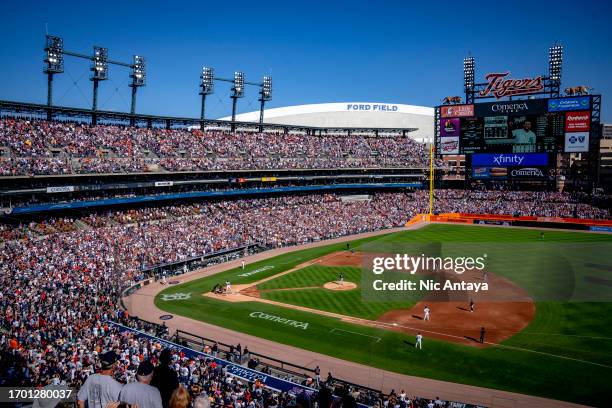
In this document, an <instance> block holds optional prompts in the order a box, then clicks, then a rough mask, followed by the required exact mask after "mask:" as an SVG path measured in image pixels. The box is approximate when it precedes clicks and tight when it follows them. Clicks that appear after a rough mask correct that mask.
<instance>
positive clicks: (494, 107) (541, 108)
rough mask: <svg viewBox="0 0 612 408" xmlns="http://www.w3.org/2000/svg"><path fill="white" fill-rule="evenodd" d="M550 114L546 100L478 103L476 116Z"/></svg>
mask: <svg viewBox="0 0 612 408" xmlns="http://www.w3.org/2000/svg"><path fill="white" fill-rule="evenodd" d="M547 112H548V104H547V102H546V99H523V100H519V101H505V102H489V103H477V104H476V105H474V113H475V115H476V116H498V115H505V116H513V115H541V114H544V113H547Z"/></svg>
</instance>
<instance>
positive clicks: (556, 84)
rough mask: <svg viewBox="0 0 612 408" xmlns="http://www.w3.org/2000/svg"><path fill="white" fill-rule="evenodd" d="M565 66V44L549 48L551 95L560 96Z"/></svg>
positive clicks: (553, 96)
mask: <svg viewBox="0 0 612 408" xmlns="http://www.w3.org/2000/svg"><path fill="white" fill-rule="evenodd" d="M562 66H563V46H562V45H561V44H558V43H557V44H555V45H553V46H552V47H550V49H549V50H548V77H549V79H550V82H551V87H550V96H551V97H552V98H555V97H559V91H560V87H561V72H562Z"/></svg>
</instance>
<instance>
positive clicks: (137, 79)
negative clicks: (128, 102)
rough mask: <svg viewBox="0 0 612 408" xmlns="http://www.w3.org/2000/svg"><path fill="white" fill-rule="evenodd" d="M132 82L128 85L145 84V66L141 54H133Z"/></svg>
mask: <svg viewBox="0 0 612 408" xmlns="http://www.w3.org/2000/svg"><path fill="white" fill-rule="evenodd" d="M130 78H132V84H131V85H130V86H132V87H137V86H145V83H146V80H147V68H146V64H145V58H144V57H143V56H142V55H134V64H133V65H132V73H131V74H130Z"/></svg>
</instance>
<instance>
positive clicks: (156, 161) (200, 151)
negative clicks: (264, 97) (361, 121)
mask: <svg viewBox="0 0 612 408" xmlns="http://www.w3.org/2000/svg"><path fill="white" fill-rule="evenodd" d="M0 149H1V150H0V151H2V152H3V153H4V154H3V155H2V156H0V176H1V175H3V176H10V175H31V174H83V173H135V172H152V171H171V172H176V171H206V170H246V169H308V168H376V167H424V166H426V163H427V155H426V154H425V148H424V146H423V145H422V144H420V143H418V142H416V141H414V140H413V139H411V138H409V137H400V136H394V137H379V138H374V137H366V136H325V135H323V136H314V135H305V134H292V133H287V134H285V133H246V132H242V133H230V132H222V131H206V132H202V131H200V130H189V129H157V128H156V129H149V128H135V127H122V126H112V125H98V126H91V125H87V124H78V123H62V122H47V121H42V120H19V119H2V120H0Z"/></svg>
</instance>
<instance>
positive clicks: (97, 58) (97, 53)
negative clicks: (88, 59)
mask: <svg viewBox="0 0 612 408" xmlns="http://www.w3.org/2000/svg"><path fill="white" fill-rule="evenodd" d="M92 61H93V64H92V65H91V71H92V74H91V78H89V79H90V80H91V81H93V104H92V108H91V109H92V111H93V113H92V124H94V125H95V124H96V111H97V110H98V83H99V82H100V81H105V80H107V79H108V48H103V47H97V46H94V54H93V57H92Z"/></svg>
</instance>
